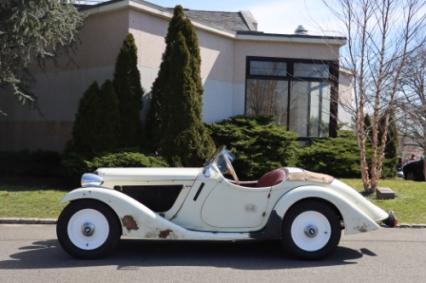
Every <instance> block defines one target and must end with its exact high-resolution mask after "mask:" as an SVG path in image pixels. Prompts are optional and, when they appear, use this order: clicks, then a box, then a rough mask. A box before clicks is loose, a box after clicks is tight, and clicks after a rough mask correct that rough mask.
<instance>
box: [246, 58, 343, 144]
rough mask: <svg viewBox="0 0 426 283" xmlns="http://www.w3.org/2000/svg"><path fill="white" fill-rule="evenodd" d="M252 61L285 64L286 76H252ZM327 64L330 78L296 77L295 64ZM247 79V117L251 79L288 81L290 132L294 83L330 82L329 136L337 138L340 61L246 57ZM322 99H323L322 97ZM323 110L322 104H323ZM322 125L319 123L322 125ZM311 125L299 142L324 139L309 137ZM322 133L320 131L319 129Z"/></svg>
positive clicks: (309, 110)
mask: <svg viewBox="0 0 426 283" xmlns="http://www.w3.org/2000/svg"><path fill="white" fill-rule="evenodd" d="M251 61H264V62H265V61H266V62H283V63H286V65H287V75H286V76H274V75H251V74H250V62H251ZM297 63H304V64H326V65H328V66H329V77H328V78H313V77H294V64H297ZM245 68H246V78H245V87H244V88H245V89H244V114H245V115H247V81H248V80H249V79H257V80H287V84H288V86H287V87H288V98H287V101H288V105H287V125H286V130H287V131H288V130H290V106H291V103H290V101H291V96H292V92H293V91H292V83H293V82H294V81H308V82H328V83H329V84H330V108H329V109H330V110H329V111H330V121H329V136H330V137H336V136H337V109H338V105H337V101H338V87H339V84H338V81H339V71H338V70H339V61H338V60H318V59H296V58H282V57H264V56H246V66H245ZM321 99H322V97H321ZM321 108H322V104H321ZM310 112H311V96H310V95H309V96H308V109H307V115H308V120H307V121H308V123H309V120H310V115H311V113H310ZM320 124H321V123H319V125H320ZM309 129H310V125H309V124H308V126H307V132H306V136H300V137H298V140H302V141H303V140H312V139H317V138H319V139H321V138H324V137H309ZM318 132H319V133H320V129H318Z"/></svg>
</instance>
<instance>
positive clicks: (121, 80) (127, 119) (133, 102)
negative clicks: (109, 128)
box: [114, 34, 144, 147]
mask: <svg viewBox="0 0 426 283" xmlns="http://www.w3.org/2000/svg"><path fill="white" fill-rule="evenodd" d="M114 88H115V92H116V93H117V96H118V100H119V109H120V127H119V144H118V146H119V147H134V146H139V145H140V143H141V134H142V125H141V120H140V116H139V115H140V111H141V109H142V96H143V93H144V91H143V89H142V86H141V82H140V75H139V70H138V67H137V47H136V43H135V40H134V38H133V35H132V34H128V35H127V37H126V39H125V40H124V42H123V46H122V47H121V49H120V53H119V54H118V57H117V61H116V64H115V72H114Z"/></svg>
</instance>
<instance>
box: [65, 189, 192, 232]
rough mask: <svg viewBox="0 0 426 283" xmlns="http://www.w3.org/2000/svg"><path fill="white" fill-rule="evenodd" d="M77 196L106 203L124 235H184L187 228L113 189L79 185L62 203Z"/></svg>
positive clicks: (77, 198)
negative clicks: (115, 216) (116, 218)
mask: <svg viewBox="0 0 426 283" xmlns="http://www.w3.org/2000/svg"><path fill="white" fill-rule="evenodd" d="M79 199H94V200H97V201H100V202H103V203H105V204H106V205H108V206H109V207H110V208H111V209H112V210H113V211H114V212H115V214H116V215H117V217H118V218H119V220H120V223H121V226H122V231H123V235H124V236H130V237H132V236H134V237H141V236H142V237H143V238H169V239H171V238H181V237H183V236H184V234H185V231H186V229H184V228H182V227H180V226H178V225H176V224H174V223H172V222H170V221H168V220H167V219H165V218H163V217H161V216H160V215H158V214H157V213H155V212H154V211H152V210H151V209H149V208H148V207H146V206H145V205H143V204H142V203H140V202H138V201H136V200H135V199H133V198H131V197H129V196H127V195H126V194H123V193H122V192H119V191H116V190H111V189H108V188H102V187H85V188H78V189H75V190H73V191H71V192H69V193H67V194H66V195H65V196H64V197H63V199H62V200H61V203H64V202H68V201H76V200H79Z"/></svg>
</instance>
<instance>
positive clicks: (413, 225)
mask: <svg viewBox="0 0 426 283" xmlns="http://www.w3.org/2000/svg"><path fill="white" fill-rule="evenodd" d="M398 228H426V224H404V223H403V224H399V227H398Z"/></svg>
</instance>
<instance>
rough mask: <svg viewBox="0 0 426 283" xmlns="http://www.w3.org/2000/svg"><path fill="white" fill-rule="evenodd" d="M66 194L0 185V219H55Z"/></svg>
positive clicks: (53, 190) (39, 188) (52, 190)
mask: <svg viewBox="0 0 426 283" xmlns="http://www.w3.org/2000/svg"><path fill="white" fill-rule="evenodd" d="M65 193H66V192H65V191H60V190H55V189H50V188H43V187H28V186H8V185H0V217H35V218H56V217H58V215H59V213H60V211H61V210H62V208H63V205H60V204H59V200H60V199H61V198H62V197H63V196H64V194H65Z"/></svg>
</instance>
